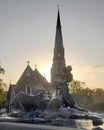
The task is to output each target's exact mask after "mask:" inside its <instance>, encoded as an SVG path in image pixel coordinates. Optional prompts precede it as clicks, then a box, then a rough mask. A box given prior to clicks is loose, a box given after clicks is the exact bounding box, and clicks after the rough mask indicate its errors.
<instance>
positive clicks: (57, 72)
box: [51, 7, 66, 84]
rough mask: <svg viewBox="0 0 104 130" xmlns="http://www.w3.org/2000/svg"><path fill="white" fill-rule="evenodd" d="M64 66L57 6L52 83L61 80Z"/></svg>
mask: <svg viewBox="0 0 104 130" xmlns="http://www.w3.org/2000/svg"><path fill="white" fill-rule="evenodd" d="M65 67H66V64H65V58H64V47H63V39H62V30H61V20H60V11H59V7H58V14H57V23H56V36H55V47H54V56H53V64H52V68H51V83H52V84H55V82H58V81H60V80H62V77H63V69H64V68H65Z"/></svg>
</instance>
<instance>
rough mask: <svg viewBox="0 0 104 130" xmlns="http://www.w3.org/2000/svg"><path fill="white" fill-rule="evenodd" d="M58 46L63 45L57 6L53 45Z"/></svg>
mask: <svg viewBox="0 0 104 130" xmlns="http://www.w3.org/2000/svg"><path fill="white" fill-rule="evenodd" d="M58 46H63V39H62V31H61V21H60V12H59V6H58V15H57V24H56V37H55V47H58Z"/></svg>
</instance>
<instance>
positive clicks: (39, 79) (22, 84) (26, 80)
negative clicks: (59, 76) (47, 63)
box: [15, 64, 48, 93]
mask: <svg viewBox="0 0 104 130" xmlns="http://www.w3.org/2000/svg"><path fill="white" fill-rule="evenodd" d="M38 83H39V84H41V85H42V86H45V87H47V84H48V81H47V80H46V78H45V77H43V76H42V75H41V74H40V72H39V71H38V70H37V68H36V69H35V70H34V71H33V70H32V68H31V67H30V65H29V64H28V65H27V67H26V69H25V70H24V72H23V73H22V75H21V77H20V78H19V80H18V82H17V84H16V87H15V88H16V93H18V92H19V91H20V90H22V89H24V88H26V86H27V85H31V86H33V87H35V85H36V84H38Z"/></svg>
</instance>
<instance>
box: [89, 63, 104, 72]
mask: <svg viewBox="0 0 104 130" xmlns="http://www.w3.org/2000/svg"><path fill="white" fill-rule="evenodd" d="M91 69H92V70H97V71H104V65H101V64H99V65H94V66H92V67H91Z"/></svg>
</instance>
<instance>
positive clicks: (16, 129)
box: [0, 122, 83, 130]
mask: <svg viewBox="0 0 104 130" xmlns="http://www.w3.org/2000/svg"><path fill="white" fill-rule="evenodd" d="M0 130H83V129H78V128H77V129H76V128H69V127H58V126H49V125H35V124H24V123H11V122H0Z"/></svg>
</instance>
